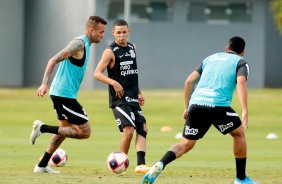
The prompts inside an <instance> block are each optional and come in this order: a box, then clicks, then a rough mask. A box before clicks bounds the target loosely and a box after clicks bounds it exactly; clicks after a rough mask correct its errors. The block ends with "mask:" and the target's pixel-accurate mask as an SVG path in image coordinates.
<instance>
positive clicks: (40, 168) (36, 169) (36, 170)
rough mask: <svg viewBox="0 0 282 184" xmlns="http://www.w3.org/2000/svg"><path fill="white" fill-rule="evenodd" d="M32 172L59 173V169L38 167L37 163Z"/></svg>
mask: <svg viewBox="0 0 282 184" xmlns="http://www.w3.org/2000/svg"><path fill="white" fill-rule="evenodd" d="M34 172H35V173H50V174H59V173H60V171H55V170H53V169H51V168H50V167H49V166H46V167H38V165H37V164H36V165H35V167H34Z"/></svg>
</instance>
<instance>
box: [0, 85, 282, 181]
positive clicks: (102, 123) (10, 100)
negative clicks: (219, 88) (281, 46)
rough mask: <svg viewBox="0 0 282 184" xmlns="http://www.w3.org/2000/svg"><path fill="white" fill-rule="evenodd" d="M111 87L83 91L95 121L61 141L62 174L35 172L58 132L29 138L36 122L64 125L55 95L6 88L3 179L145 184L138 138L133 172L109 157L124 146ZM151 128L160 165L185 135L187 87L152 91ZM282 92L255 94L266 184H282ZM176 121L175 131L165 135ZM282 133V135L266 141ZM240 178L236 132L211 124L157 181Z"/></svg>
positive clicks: (252, 171) (255, 170)
mask: <svg viewBox="0 0 282 184" xmlns="http://www.w3.org/2000/svg"><path fill="white" fill-rule="evenodd" d="M107 94H108V93H107V91H104V90H91V91H86V90H84V91H81V92H80V94H79V96H78V101H79V102H80V103H81V104H82V105H83V106H84V108H85V110H86V112H87V114H88V116H89V118H90V123H91V125H92V135H91V137H90V138H89V139H87V140H74V139H66V140H65V142H64V143H63V144H62V145H61V147H62V148H63V149H65V150H66V151H67V153H68V158H69V160H68V162H67V164H66V165H65V166H64V167H61V168H55V169H57V170H60V171H61V174H59V175H51V174H35V173H33V168H34V166H35V164H36V163H37V162H38V161H39V160H38V159H39V157H40V156H41V155H42V154H43V153H44V150H45V149H46V147H47V145H48V143H49V139H50V137H51V135H50V134H44V135H43V136H41V137H39V138H38V139H37V140H36V144H35V145H31V144H30V143H29V135H30V131H31V126H32V122H33V121H34V120H35V119H40V120H42V121H43V122H46V123H47V124H52V125H57V124H58V122H57V119H56V114H55V112H54V111H53V108H52V103H51V100H50V98H49V97H48V96H45V97H44V98H39V97H37V96H36V89H0V151H1V152H0V183H9V184H15V183H21V184H30V183H42V184H43V183H46V184H49V183H62V184H72V183H75V184H76V183H81V184H89V183H92V184H98V183H101V184H114V183H120V184H138V183H141V180H142V177H143V176H142V175H137V174H135V173H134V168H135V166H136V156H135V149H134V142H132V145H131V148H130V152H129V159H130V166H129V168H128V170H127V171H126V173H125V174H122V175H117V174H114V173H112V172H111V171H110V170H109V169H108V168H107V165H106V158H107V156H108V154H109V153H110V152H112V151H116V150H118V148H119V140H120V138H121V133H119V131H118V129H117V127H116V124H115V120H114V118H113V115H112V112H111V110H110V109H109V108H108V97H107ZM143 94H144V96H145V100H146V101H145V106H143V112H144V114H145V116H146V119H147V123H148V127H149V133H148V137H147V144H148V145H147V164H149V165H153V164H154V163H155V162H157V161H158V160H159V159H160V158H161V157H162V156H163V154H164V153H165V152H166V151H167V150H168V149H169V147H170V146H172V145H173V144H175V143H178V142H179V140H178V139H175V138H174V136H175V135H176V134H177V133H179V132H181V131H182V127H183V120H182V118H181V116H182V112H183V108H184V107H183V106H184V102H183V93H182V90H174V91H173V90H154V91H152V90H144V91H143ZM281 106H282V90H281V89H272V90H270V89H265V90H250V91H249V129H247V130H246V137H247V143H248V160H247V174H248V175H249V176H250V177H251V178H253V179H255V180H257V181H258V182H260V183H262V184H279V183H282V142H281V138H282V115H281ZM233 108H234V109H235V110H236V111H237V112H238V113H239V114H241V111H240V106H239V102H238V98H237V96H236V94H235V95H234V103H233ZM163 126H170V127H171V128H172V129H173V131H172V132H166V133H163V132H160V128H161V127H163ZM269 133H276V134H277V135H278V139H272V140H269V139H266V136H267V134H269ZM234 179H235V161H234V158H233V153H232V139H231V136H229V135H226V136H223V135H221V134H220V133H219V132H217V131H216V130H215V128H213V127H212V128H211V129H210V130H209V132H208V133H207V134H206V136H205V137H204V139H202V140H200V141H198V143H197V145H196V146H195V147H194V149H193V150H192V151H191V152H189V153H188V154H186V155H184V156H183V157H181V158H180V159H177V160H176V161H174V162H172V163H171V164H169V165H168V166H167V167H166V169H165V170H164V171H163V172H162V174H161V175H160V176H159V177H158V179H157V180H156V182H155V183H156V184H195V183H198V184H215V183H216V184H232V183H233V182H234Z"/></svg>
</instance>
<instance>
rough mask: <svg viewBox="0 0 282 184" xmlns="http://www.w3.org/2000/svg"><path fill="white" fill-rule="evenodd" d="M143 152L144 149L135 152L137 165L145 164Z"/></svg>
mask: <svg viewBox="0 0 282 184" xmlns="http://www.w3.org/2000/svg"><path fill="white" fill-rule="evenodd" d="M145 154H146V153H145V152H144V151H138V152H137V165H143V164H146V162H145Z"/></svg>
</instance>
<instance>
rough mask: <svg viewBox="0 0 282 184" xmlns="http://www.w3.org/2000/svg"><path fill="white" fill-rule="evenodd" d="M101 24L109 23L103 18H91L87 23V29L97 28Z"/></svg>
mask: <svg viewBox="0 0 282 184" xmlns="http://www.w3.org/2000/svg"><path fill="white" fill-rule="evenodd" d="M99 23H101V24H103V25H107V21H106V20H105V19H103V18H102V17H99V16H90V17H89V19H88V21H87V23H86V27H94V28H96V27H97V25H98V24H99Z"/></svg>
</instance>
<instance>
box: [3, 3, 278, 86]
mask: <svg viewBox="0 0 282 184" xmlns="http://www.w3.org/2000/svg"><path fill="white" fill-rule="evenodd" d="M123 11H124V0H83V1H77V0H48V1H46V0H0V23H1V25H2V26H1V27H0V43H1V45H0V55H1V62H0V87H30V86H36V87H37V86H39V85H40V83H41V80H42V77H43V73H44V70H45V67H46V64H47V62H48V59H49V58H51V57H52V56H53V55H55V54H56V52H58V51H59V50H60V49H62V48H63V47H65V46H66V45H67V44H68V42H69V41H70V40H71V39H72V38H74V37H76V36H78V35H80V34H83V31H84V27H85V22H86V20H87V19H88V17H89V16H90V15H99V16H102V17H104V18H105V19H107V21H108V26H107V30H106V34H105V37H104V39H103V41H102V43H100V44H98V45H97V44H95V45H93V46H92V51H91V52H92V53H91V57H90V62H89V63H90V65H89V67H88V70H87V74H86V75H87V76H86V78H85V80H84V82H83V86H82V87H83V88H88V89H93V88H106V85H104V84H102V83H100V82H99V81H96V80H94V78H93V72H94V69H95V66H96V65H97V63H98V62H99V60H100V57H101V54H102V52H103V51H104V49H105V48H106V47H107V45H108V44H109V43H111V42H112V41H113V40H114V38H113V36H112V35H111V29H112V23H113V21H114V20H115V19H119V18H124V15H123ZM3 25H5V26H3ZM129 26H130V29H131V30H132V32H131V34H130V39H129V41H131V42H133V43H135V44H136V46H137V50H138V52H137V53H138V55H137V58H138V60H137V61H138V67H139V73H140V87H141V88H142V89H144V88H147V89H174V88H183V85H184V81H185V79H186V78H187V76H188V74H189V73H190V72H191V71H193V70H194V69H195V68H196V67H197V66H198V65H199V64H200V62H201V61H202V60H203V59H204V57H206V56H207V55H209V54H213V53H214V52H219V51H224V49H225V45H226V44H227V41H228V39H229V38H230V37H232V36H241V37H243V38H244V39H245V40H246V43H247V45H246V54H245V56H244V58H245V59H246V60H247V62H249V64H250V66H251V75H250V77H249V82H248V86H249V87H250V88H264V87H270V88H278V87H282V72H280V70H281V68H282V63H281V61H280V60H281V59H280V58H282V52H281V50H282V40H281V37H280V36H279V34H278V31H277V30H276V26H275V24H274V21H273V18H272V14H271V12H270V10H269V1H268V0H213V1H209V0H131V15H130V20H129Z"/></svg>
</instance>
